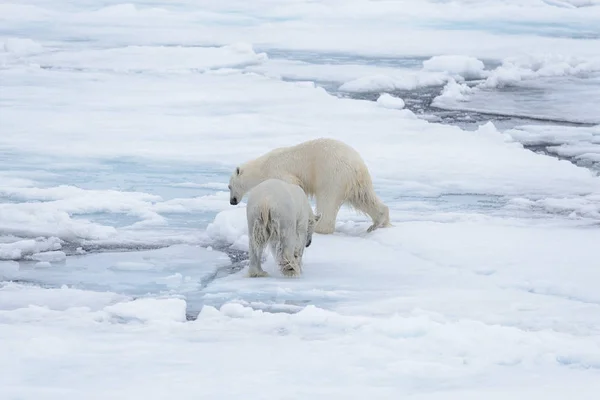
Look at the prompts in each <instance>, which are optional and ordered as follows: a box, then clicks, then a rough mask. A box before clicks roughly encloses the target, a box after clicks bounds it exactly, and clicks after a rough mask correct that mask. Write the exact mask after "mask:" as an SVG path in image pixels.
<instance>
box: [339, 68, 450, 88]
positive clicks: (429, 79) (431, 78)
mask: <svg viewBox="0 0 600 400" xmlns="http://www.w3.org/2000/svg"><path fill="white" fill-rule="evenodd" d="M447 80H448V77H447V74H444V73H437V72H411V73H406V74H402V75H395V76H390V75H382V74H377V75H368V76H363V77H361V78H358V79H354V80H351V81H349V82H346V83H344V84H343V85H341V86H340V87H339V90H340V91H342V92H349V93H366V92H392V91H394V90H413V89H416V88H419V87H427V86H438V85H443V84H444V83H446V81H447Z"/></svg>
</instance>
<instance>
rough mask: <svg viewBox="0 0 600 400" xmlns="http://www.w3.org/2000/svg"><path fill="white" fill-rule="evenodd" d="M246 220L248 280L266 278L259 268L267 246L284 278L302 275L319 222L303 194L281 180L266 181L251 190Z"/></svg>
mask: <svg viewBox="0 0 600 400" xmlns="http://www.w3.org/2000/svg"><path fill="white" fill-rule="evenodd" d="M246 217H247V219H248V237H249V241H250V243H249V248H250V251H249V253H250V268H249V270H248V274H249V276H251V277H259V276H266V275H267V273H266V272H265V271H264V270H263V269H262V267H261V265H260V264H261V258H262V255H263V252H264V250H265V247H266V246H267V244H270V247H271V252H272V253H273V256H274V257H275V259H276V260H277V263H278V264H279V268H280V269H281V273H282V274H284V275H286V276H298V275H300V273H301V272H302V256H303V255H304V248H305V247H308V246H310V243H311V242H312V235H313V231H314V226H315V223H316V222H318V221H319V218H320V217H319V216H315V215H314V214H313V211H312V208H311V207H310V203H309V202H308V198H307V197H306V194H305V193H304V191H303V190H302V189H301V188H300V187H299V186H298V185H294V184H291V183H287V182H284V181H282V180H280V179H267V180H265V181H263V182H261V183H259V184H258V185H257V186H255V187H254V188H253V189H252V190H250V193H249V194H248V205H247V207H246Z"/></svg>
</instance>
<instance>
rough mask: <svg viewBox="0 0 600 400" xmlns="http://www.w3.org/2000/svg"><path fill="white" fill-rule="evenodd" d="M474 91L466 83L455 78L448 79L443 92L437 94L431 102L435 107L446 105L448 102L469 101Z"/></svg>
mask: <svg viewBox="0 0 600 400" xmlns="http://www.w3.org/2000/svg"><path fill="white" fill-rule="evenodd" d="M472 92H473V89H472V88H470V87H469V86H468V85H467V84H466V83H458V82H456V81H455V80H454V79H451V80H450V81H448V83H447V84H446V86H444V89H443V90H442V93H441V94H440V95H439V96H436V97H435V98H434V99H433V101H432V102H431V104H432V105H433V106H435V107H441V106H444V105H446V103H447V102H451V103H453V102H455V101H467V100H469V94H470V93H472Z"/></svg>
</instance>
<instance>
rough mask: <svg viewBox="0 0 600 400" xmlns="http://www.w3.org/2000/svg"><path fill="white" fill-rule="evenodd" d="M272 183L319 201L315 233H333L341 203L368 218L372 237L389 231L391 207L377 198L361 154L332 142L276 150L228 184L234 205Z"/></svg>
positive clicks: (317, 141)
mask: <svg viewBox="0 0 600 400" xmlns="http://www.w3.org/2000/svg"><path fill="white" fill-rule="evenodd" d="M269 178H277V179H281V180H284V181H286V182H289V183H293V184H296V185H298V186H300V187H301V188H302V190H304V192H305V193H306V194H307V195H309V196H314V197H315V198H316V203H317V204H316V205H317V213H319V214H321V215H322V218H321V220H320V221H319V222H318V223H317V226H316V227H315V232H317V233H323V234H328V233H333V232H334V230H335V220H336V217H337V214H338V212H339V210H340V207H341V206H342V204H344V203H347V204H349V205H350V206H352V207H354V208H355V209H357V210H359V211H361V212H363V213H365V214H367V215H369V216H370V217H371V219H372V220H373V225H371V226H370V227H369V229H368V232H371V231H373V230H375V229H377V228H380V227H389V226H391V224H390V217H389V209H388V207H387V206H386V205H385V204H383V203H382V202H381V200H380V199H379V198H378V197H377V195H376V194H375V190H374V189H373V183H372V181H371V175H370V174H369V170H368V169H367V166H366V165H365V163H364V161H363V159H362V158H361V156H360V154H358V152H357V151H356V150H354V149H353V148H352V147H350V146H348V145H347V144H345V143H343V142H340V141H339V140H334V139H326V138H322V139H315V140H309V141H307V142H303V143H300V144H298V145H296V146H290V147H281V148H278V149H275V150H272V151H270V152H268V153H266V154H264V155H262V156H260V157H258V158H256V159H254V160H251V161H248V162H246V163H245V164H242V165H240V166H239V167H237V168H236V170H235V171H234V172H233V174H232V176H231V178H230V180H229V191H230V203H231V204H234V205H235V204H237V203H239V202H240V201H241V200H242V198H243V197H244V195H245V194H246V192H247V191H248V190H250V189H252V188H253V187H255V186H256V185H258V184H259V183H261V182H263V181H264V180H266V179H269Z"/></svg>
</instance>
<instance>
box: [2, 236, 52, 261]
mask: <svg viewBox="0 0 600 400" xmlns="http://www.w3.org/2000/svg"><path fill="white" fill-rule="evenodd" d="M60 248H61V240H60V239H59V238H57V237H49V238H37V239H26V240H19V241H16V242H13V243H0V260H20V259H22V258H23V257H25V256H31V257H32V258H33V259H39V261H50V260H47V259H44V258H45V257H49V258H50V259H53V257H56V255H57V254H58V253H62V252H54V251H53V250H58V249H60ZM46 251H50V253H49V254H50V256H45V255H44V253H42V252H46ZM62 254H64V253H62Z"/></svg>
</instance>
